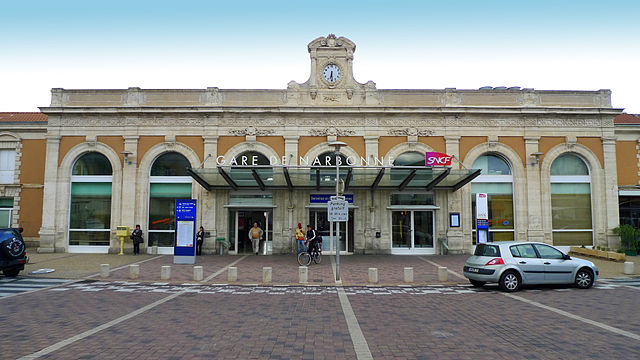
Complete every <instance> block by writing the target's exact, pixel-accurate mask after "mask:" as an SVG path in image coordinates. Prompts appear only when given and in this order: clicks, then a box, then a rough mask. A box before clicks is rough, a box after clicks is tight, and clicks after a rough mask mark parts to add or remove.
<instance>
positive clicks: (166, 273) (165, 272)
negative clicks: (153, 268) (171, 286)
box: [160, 265, 171, 280]
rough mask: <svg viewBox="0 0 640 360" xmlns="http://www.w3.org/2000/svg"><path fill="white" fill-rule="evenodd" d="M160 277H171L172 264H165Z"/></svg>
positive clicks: (166, 278)
mask: <svg viewBox="0 0 640 360" xmlns="http://www.w3.org/2000/svg"><path fill="white" fill-rule="evenodd" d="M160 279H162V280H169V279H171V265H164V266H162V269H161V270H160Z"/></svg>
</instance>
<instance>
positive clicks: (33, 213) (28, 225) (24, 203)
mask: <svg viewBox="0 0 640 360" xmlns="http://www.w3.org/2000/svg"><path fill="white" fill-rule="evenodd" d="M43 193H44V188H38V189H32V188H23V189H22V190H21V191H20V202H19V205H20V210H19V212H18V215H19V216H20V222H19V224H18V225H20V226H22V227H23V228H24V231H23V232H22V236H23V237H40V235H39V234H38V231H40V226H42V197H43Z"/></svg>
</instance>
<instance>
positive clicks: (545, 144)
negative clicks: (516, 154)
mask: <svg viewBox="0 0 640 360" xmlns="http://www.w3.org/2000/svg"><path fill="white" fill-rule="evenodd" d="M564 142H565V138H564V137H562V136H544V137H541V138H540V140H539V141H538V151H539V152H541V153H542V154H543V155H541V156H540V161H541V162H542V160H543V159H544V156H545V154H547V153H548V152H549V150H551V149H553V148H554V147H555V146H558V145H560V144H563V143H564Z"/></svg>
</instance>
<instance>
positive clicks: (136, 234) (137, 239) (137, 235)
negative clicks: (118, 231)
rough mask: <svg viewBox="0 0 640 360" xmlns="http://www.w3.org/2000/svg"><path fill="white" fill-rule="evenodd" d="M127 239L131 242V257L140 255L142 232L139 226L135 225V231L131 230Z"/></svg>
mask: <svg viewBox="0 0 640 360" xmlns="http://www.w3.org/2000/svg"><path fill="white" fill-rule="evenodd" d="M129 237H130V238H131V240H133V255H138V254H140V244H141V243H142V242H143V241H144V240H142V230H140V225H136V228H135V230H133V232H132V233H131V236H129Z"/></svg>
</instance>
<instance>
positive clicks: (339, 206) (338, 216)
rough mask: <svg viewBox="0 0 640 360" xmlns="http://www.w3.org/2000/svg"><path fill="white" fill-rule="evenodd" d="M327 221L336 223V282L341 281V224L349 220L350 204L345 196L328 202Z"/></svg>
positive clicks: (333, 198)
mask: <svg viewBox="0 0 640 360" xmlns="http://www.w3.org/2000/svg"><path fill="white" fill-rule="evenodd" d="M327 220H329V221H330V222H332V223H333V222H335V223H336V240H335V247H334V248H335V250H336V280H340V267H339V266H340V265H339V264H340V260H339V259H340V223H341V222H347V221H348V220H349V202H348V201H347V200H346V199H345V197H344V196H332V197H331V200H329V202H327Z"/></svg>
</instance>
